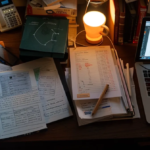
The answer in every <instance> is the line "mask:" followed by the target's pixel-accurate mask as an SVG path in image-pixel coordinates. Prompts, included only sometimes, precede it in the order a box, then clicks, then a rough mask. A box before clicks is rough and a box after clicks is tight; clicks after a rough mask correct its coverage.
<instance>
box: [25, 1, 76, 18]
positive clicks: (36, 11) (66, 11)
mask: <svg viewBox="0 0 150 150" xmlns="http://www.w3.org/2000/svg"><path fill="white" fill-rule="evenodd" d="M26 15H40V16H42V15H51V16H56V17H57V16H58V17H77V10H76V9H70V8H57V9H50V10H44V9H43V8H40V7H39V8H35V7H32V6H31V5H30V4H28V5H27V8H26Z"/></svg>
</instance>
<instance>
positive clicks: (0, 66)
mask: <svg viewBox="0 0 150 150" xmlns="http://www.w3.org/2000/svg"><path fill="white" fill-rule="evenodd" d="M9 70H12V69H11V67H10V66H7V65H4V64H1V63H0V72H1V71H9Z"/></svg>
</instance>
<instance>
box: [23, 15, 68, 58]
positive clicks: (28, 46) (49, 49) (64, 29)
mask: <svg viewBox="0 0 150 150" xmlns="http://www.w3.org/2000/svg"><path fill="white" fill-rule="evenodd" d="M67 37H68V19H66V18H53V17H49V16H27V18H26V23H25V27H24V31H23V36H22V40H21V44H20V55H22V54H23V55H24V56H25V55H26V53H27V55H28V54H29V53H30V52H31V53H30V54H31V55H33V56H36V55H38V56H39V55H40V56H41V57H45V56H47V55H49V56H52V57H54V58H63V56H64V54H65V50H66V44H67ZM38 53H39V54H38Z"/></svg>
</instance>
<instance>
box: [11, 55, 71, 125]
mask: <svg viewBox="0 0 150 150" xmlns="http://www.w3.org/2000/svg"><path fill="white" fill-rule="evenodd" d="M22 68H23V69H25V68H30V69H33V70H34V73H35V76H36V80H37V83H38V89H39V93H40V98H41V103H42V106H43V111H44V116H45V119H46V123H50V122H53V121H56V120H60V119H63V118H66V117H69V116H71V115H72V111H71V108H70V105H69V102H68V99H67V96H66V94H65V91H64V88H63V86H62V83H61V80H60V77H59V74H58V71H57V69H56V66H55V63H54V60H53V59H52V58H41V59H38V60H34V61H31V62H27V63H24V64H21V65H18V66H14V67H13V70H17V69H22Z"/></svg>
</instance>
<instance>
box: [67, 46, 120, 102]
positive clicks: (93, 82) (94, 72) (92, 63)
mask: <svg viewBox="0 0 150 150" xmlns="http://www.w3.org/2000/svg"><path fill="white" fill-rule="evenodd" d="M70 61H71V82H72V92H73V100H88V99H98V98H99V97H100V95H101V93H102V91H103V89H104V87H105V85H106V84H109V90H108V92H107V93H106V95H105V97H104V98H113V97H121V91H120V86H119V81H118V78H117V73H116V69H115V65H114V61H113V57H112V53H111V49H110V47H109V46H91V47H77V48H76V49H74V48H71V49H70Z"/></svg>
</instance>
